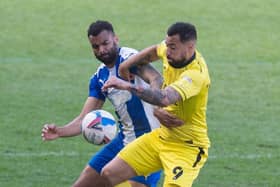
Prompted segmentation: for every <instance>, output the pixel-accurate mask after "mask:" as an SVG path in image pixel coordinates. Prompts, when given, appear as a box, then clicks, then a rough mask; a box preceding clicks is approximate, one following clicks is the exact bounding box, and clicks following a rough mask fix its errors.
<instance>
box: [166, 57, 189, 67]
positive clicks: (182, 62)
mask: <svg viewBox="0 0 280 187" xmlns="http://www.w3.org/2000/svg"><path fill="white" fill-rule="evenodd" d="M168 64H169V65H170V66H172V67H173V68H182V67H184V66H185V65H186V63H185V59H181V60H173V59H168Z"/></svg>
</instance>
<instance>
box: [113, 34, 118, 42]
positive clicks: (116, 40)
mask: <svg viewBox="0 0 280 187" xmlns="http://www.w3.org/2000/svg"><path fill="white" fill-rule="evenodd" d="M114 40H115V42H116V43H119V37H118V36H117V35H115V36H114Z"/></svg>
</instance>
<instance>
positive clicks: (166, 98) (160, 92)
mask: <svg viewBox="0 0 280 187" xmlns="http://www.w3.org/2000/svg"><path fill="white" fill-rule="evenodd" d="M129 90H130V91H131V92H132V93H133V94H135V95H137V96H138V97H140V98H141V99H143V100H144V101H146V102H148V103H151V104H153V105H157V106H160V107H165V106H168V105H171V104H174V103H176V102H177V101H180V100H181V96H180V95H179V93H178V92H177V91H176V90H174V89H173V88H172V87H169V86H167V87H166V88H165V89H153V88H143V87H139V86H135V85H133V84H130V87H129Z"/></svg>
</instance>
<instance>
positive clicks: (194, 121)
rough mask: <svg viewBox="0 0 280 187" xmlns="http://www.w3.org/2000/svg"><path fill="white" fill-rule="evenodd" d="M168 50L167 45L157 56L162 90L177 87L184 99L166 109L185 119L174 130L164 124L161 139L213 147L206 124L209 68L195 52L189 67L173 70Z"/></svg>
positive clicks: (158, 48) (162, 44)
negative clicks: (162, 81)
mask: <svg viewBox="0 0 280 187" xmlns="http://www.w3.org/2000/svg"><path fill="white" fill-rule="evenodd" d="M166 49H167V48H166V45H165V42H162V43H161V44H159V45H158V47H157V55H158V56H159V57H160V58H161V59H162V62H163V78H164V84H163V87H166V86H171V87H172V88H174V89H175V90H176V91H177V92H178V93H179V94H180V96H181V97H182V101H180V102H177V103H175V104H172V105H169V106H168V107H166V108H165V109H166V110H167V111H169V112H171V113H173V114H175V115H176V116H177V117H178V118H180V119H182V120H184V125H182V126H180V127H174V128H167V127H165V126H163V125H161V128H160V129H159V131H160V136H161V137H162V138H164V139H170V140H173V141H176V140H183V141H185V142H187V143H189V144H192V145H194V146H200V147H210V141H209V138H208V135H207V123H206V107H207V100H208V89H209V86H210V77H209V73H208V68H207V65H206V63H205V61H204V59H203V57H202V56H201V54H200V53H199V52H198V51H196V52H195V58H194V59H193V60H192V61H191V62H190V63H189V64H188V65H186V66H185V67H182V68H174V67H172V66H170V65H169V63H168V60H167V57H166Z"/></svg>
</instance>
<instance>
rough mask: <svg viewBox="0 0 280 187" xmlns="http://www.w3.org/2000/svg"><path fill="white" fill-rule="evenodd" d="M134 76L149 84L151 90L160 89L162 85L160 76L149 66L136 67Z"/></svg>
mask: <svg viewBox="0 0 280 187" xmlns="http://www.w3.org/2000/svg"><path fill="white" fill-rule="evenodd" d="M136 74H137V75H138V76H139V77H141V78H142V79H143V80H144V81H146V82H147V83H149V84H150V87H151V88H161V86H162V84H163V78H162V76H161V74H160V73H159V72H158V71H157V70H156V69H155V68H154V67H153V66H152V65H151V64H144V65H141V66H138V67H137V72H136Z"/></svg>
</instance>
